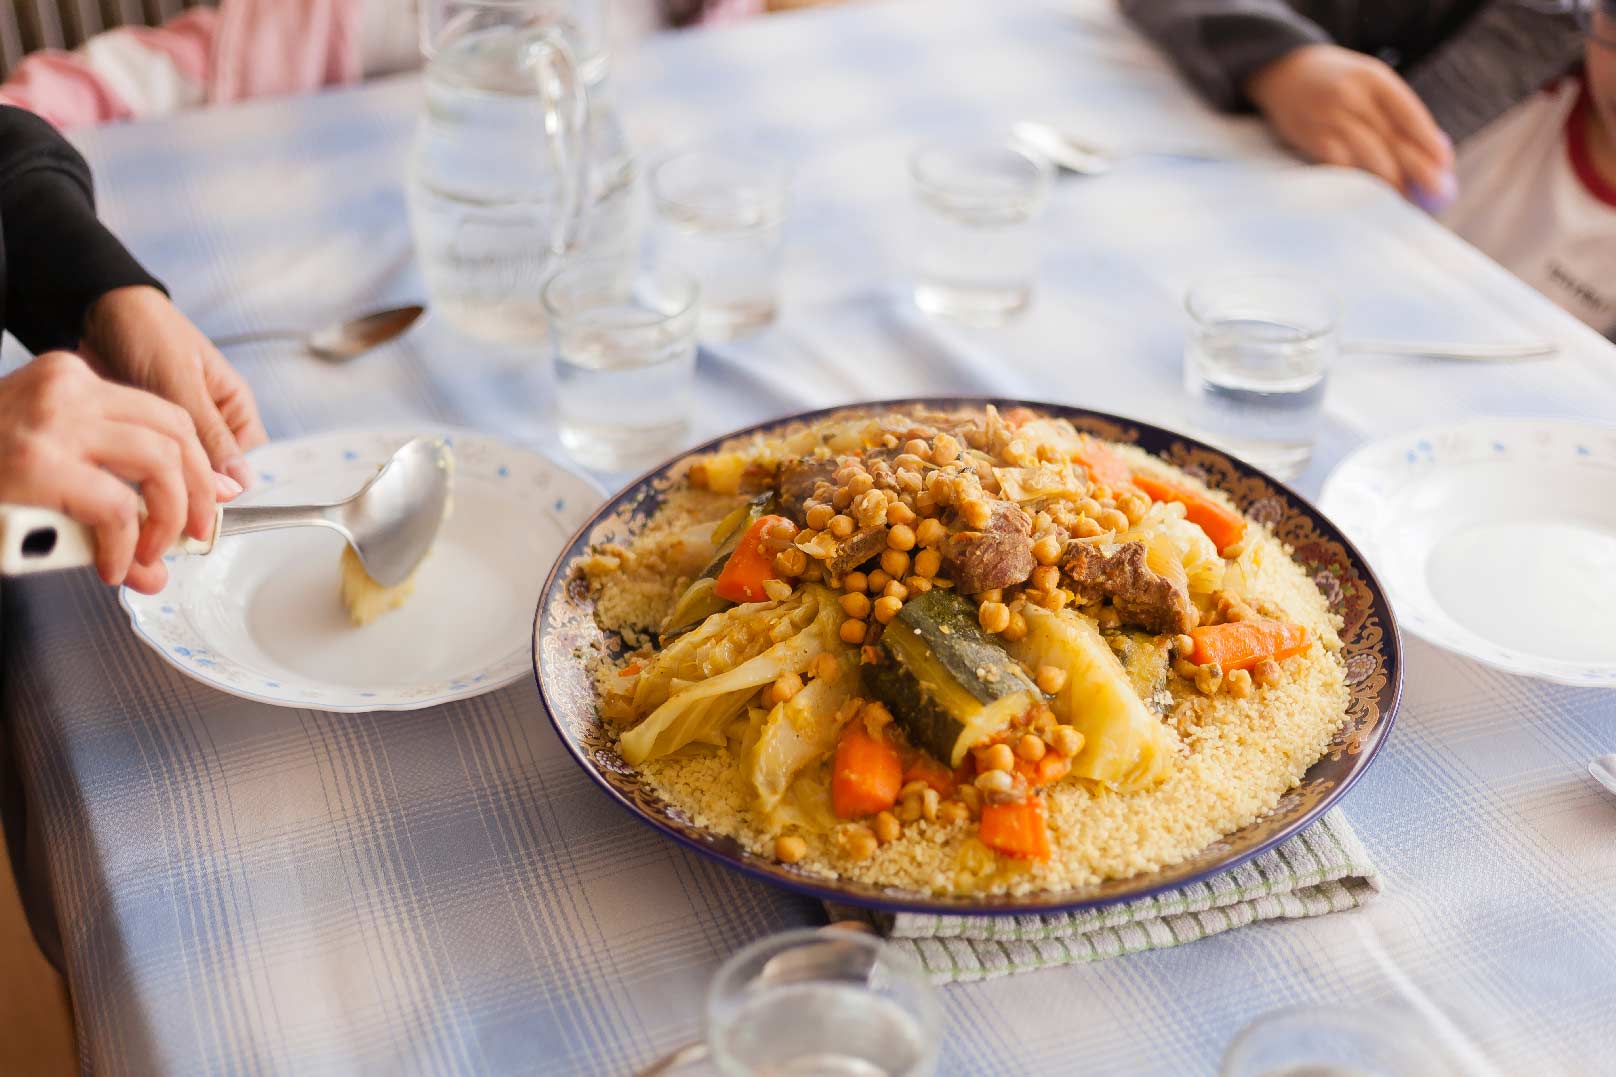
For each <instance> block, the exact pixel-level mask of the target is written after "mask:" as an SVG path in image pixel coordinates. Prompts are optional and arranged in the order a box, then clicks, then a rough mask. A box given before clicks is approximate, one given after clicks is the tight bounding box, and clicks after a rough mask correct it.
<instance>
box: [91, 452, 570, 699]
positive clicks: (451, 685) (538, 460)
mask: <svg viewBox="0 0 1616 1077" xmlns="http://www.w3.org/2000/svg"><path fill="white" fill-rule="evenodd" d="M418 433H421V431H419V430H411V431H372V432H365V433H346V434H323V435H319V436H316V437H309V438H301V439H299V440H296V441H283V442H275V443H272V444H269V445H266V446H264V447H263V448H261V449H258V450H257V451H255V452H254V453H253V454H252V455H251V457H250V458H249V463H250V464H251V465H252V467H253V470H254V471H255V473H256V478H257V484H256V485H255V486H254V487H253V489H252V490H250V491H249V492H248V493H247V494H245V495H243V497H242V499H241V503H242V504H265V505H273V504H280V505H295V504H308V503H313V502H321V501H333V500H338V499H341V498H343V497H346V496H348V495H349V494H352V493H353V492H354V491H355V490H357V489H359V487H360V486H362V485H363V484H364V483H365V481H366V480H367V479H369V478H370V477H371V476H372V475H373V474H375V472H376V469H377V468H378V467H380V466H381V464H382V463H383V462H384V461H385V460H386V459H387V458H388V457H389V456H390V455H392V453H393V451H394V450H395V449H397V448H398V446H400V445H402V444H403V443H404V442H405V441H407V440H409V439H410V438H411V437H413V436H414V435H416V434H418ZM444 436H445V437H446V438H447V439H448V440H449V441H450V442H451V444H452V445H453V446H454V454H455V476H454V479H455V482H454V509H453V512H452V513H451V514H450V516H449V519H448V521H447V522H446V523H445V524H444V529H443V533H442V534H441V535H440V536H439V537H438V541H437V544H436V545H435V546H434V548H433V550H432V553H431V554H430V555H428V557H427V559H426V561H425V563H423V564H422V566H421V571H420V575H419V576H418V577H417V578H416V581H415V593H414V594H413V595H411V596H410V598H409V600H408V601H407V602H406V603H405V604H404V606H403V608H402V609H399V610H395V611H393V612H390V613H387V614H384V615H383V616H381V617H380V618H378V619H377V620H375V621H373V622H371V623H370V624H368V625H366V626H364V627H363V628H356V627H354V626H353V625H352V624H351V623H350V622H349V621H348V617H347V613H346V611H345V610H344V609H343V605H342V599H341V597H340V590H339V584H338V578H339V577H338V570H337V565H338V559H339V557H340V556H341V554H342V547H343V541H342V537H341V536H340V535H337V534H336V533H334V532H331V531H327V530H325V529H323V528H295V529H288V530H284V531H268V532H263V533H260V534H255V535H239V536H235V537H233V538H227V539H224V540H222V541H221V542H220V543H219V547H218V549H216V550H215V551H214V552H213V553H211V554H209V555H208V556H206V557H180V558H173V559H171V560H170V564H169V583H168V586H167V587H166V588H164V589H163V592H162V593H161V594H159V595H152V596H148V595H141V594H137V593H135V592H134V591H131V590H129V589H128V588H125V589H124V590H123V595H122V598H123V605H124V608H125V609H126V610H128V611H129V617H130V620H131V622H132V623H133V624H134V628H135V632H136V633H137V634H138V635H139V636H140V637H141V638H142V639H144V640H145V641H146V642H147V643H149V644H150V645H151V646H152V647H153V648H154V649H155V650H156V651H157V653H158V654H160V655H162V656H163V657H164V658H165V659H167V660H168V661H169V662H170V663H171V664H172V665H174V666H175V667H177V668H178V669H179V670H181V671H182V672H184V673H186V674H188V675H189V676H192V677H195V678H196V679H197V680H199V681H202V682H203V683H205V684H209V685H212V686H213V687H215V688H218V689H219V690H220V691H223V692H229V693H231V694H232V695H237V696H241V697H242V698H244V699H253V700H257V701H259V702H262V703H273V704H276V705H278V706H283V707H303V708H308V709H311V710H326V711H373V710H414V709H416V708H419V707H430V706H433V705H434V704H438V703H447V702H449V701H450V700H455V699H465V698H466V697H468V696H474V695H478V694H480V693H482V692H487V691H491V690H493V689H495V688H498V687H501V686H502V685H506V684H510V683H511V682H512V681H515V680H517V679H518V678H520V677H524V676H527V675H528V674H529V673H530V672H531V670H532V668H533V655H532V647H531V636H532V632H533V608H534V604H535V603H536V602H537V600H538V594H539V591H540V589H541V588H542V587H543V586H544V579H545V576H546V574H547V573H548V572H549V570H550V565H551V563H552V562H553V561H554V560H555V557H556V555H557V554H558V553H559V552H560V551H561V549H562V548H563V547H564V546H565V545H566V542H567V539H568V538H570V537H571V535H572V533H573V531H575V530H576V529H577V527H578V525H579V524H581V523H582V522H583V521H584V520H585V519H586V518H587V517H588V516H589V513H590V512H591V511H592V510H593V509H594V508H595V506H596V505H598V504H599V503H600V501H601V498H602V495H601V492H600V491H599V490H598V489H596V488H595V486H594V485H593V484H592V483H590V482H588V481H587V480H585V479H582V478H580V477H578V476H577V475H574V474H573V473H572V472H570V471H567V470H565V469H564V468H562V467H561V466H560V465H559V464H557V463H555V462H554V461H552V460H549V459H547V458H545V457H543V456H539V455H537V454H535V453H533V452H530V451H528V450H526V449H522V448H518V447H516V446H514V445H510V444H508V443H506V442H503V441H498V440H496V439H494V438H490V437H485V436H483V435H480V434H474V433H470V432H466V431H455V432H444Z"/></svg>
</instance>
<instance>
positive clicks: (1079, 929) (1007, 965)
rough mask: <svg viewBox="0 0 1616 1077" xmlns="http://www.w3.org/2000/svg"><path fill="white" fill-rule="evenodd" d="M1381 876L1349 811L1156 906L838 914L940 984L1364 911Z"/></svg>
mask: <svg viewBox="0 0 1616 1077" xmlns="http://www.w3.org/2000/svg"><path fill="white" fill-rule="evenodd" d="M1379 892H1380V874H1379V872H1377V871H1376V870H1375V866H1374V864H1372V863H1371V862H1370V860H1369V854H1368V852H1367V851H1366V850H1365V849H1364V847H1363V843H1362V842H1361V841H1359V840H1358V835H1357V834H1355V833H1353V830H1352V826H1351V824H1349V823H1348V822H1347V820H1346V818H1345V817H1344V816H1343V815H1342V814H1341V812H1340V809H1336V810H1333V811H1330V812H1326V813H1325V815H1324V816H1323V817H1322V818H1321V819H1320V820H1319V821H1318V822H1316V823H1314V824H1313V825H1312V826H1310V827H1308V828H1307V829H1306V830H1304V831H1302V833H1300V834H1298V835H1297V836H1296V837H1294V838H1291V839H1290V840H1289V841H1287V842H1285V843H1283V844H1281V845H1279V846H1277V847H1276V848H1274V849H1270V850H1269V851H1268V852H1266V853H1264V854H1262V855H1261V856H1259V857H1255V858H1253V859H1251V860H1248V861H1247V862H1246V863H1244V864H1242V865H1240V866H1239V867H1237V868H1233V869H1231V870H1229V871H1225V872H1223V873H1221V874H1218V875H1214V876H1213V877H1212V878H1210V879H1208V880H1205V881H1204V882H1199V883H1194V884H1192V885H1189V886H1185V887H1181V888H1179V889H1177V890H1169V891H1167V892H1165V893H1162V894H1158V895H1156V896H1155V897H1149V898H1141V899H1139V900H1138V901H1129V902H1124V903H1121V904H1118V905H1108V906H1106V907H1105V908H1101V909H1093V910H1088V911H1084V912H1075V913H1060V914H1057V915H1054V916H937V915H929V914H920V913H896V914H893V913H877V912H872V911H870V910H868V909H856V908H852V907H850V906H842V905H834V904H832V905H830V906H828V908H829V911H830V916H831V919H832V920H844V919H860V920H864V921H866V922H868V923H870V924H872V925H874V927H875V928H876V930H877V931H879V932H880V933H881V934H883V935H885V936H886V937H887V938H888V939H890V940H892V941H893V942H895V943H897V944H898V945H899V946H901V947H903V948H904V949H906V950H908V951H909V952H910V953H911V954H913V955H914V956H915V957H916V958H917V959H919V961H920V963H921V964H922V965H924V966H925V968H926V971H927V973H929V974H930V976H931V978H932V980H933V981H935V982H937V983H953V982H956V981H964V980H986V979H991V978H993V977H995V976H1008V975H1010V974H1012V973H1017V972H1031V971H1033V970H1035V969H1044V968H1052V967H1054V966H1057V965H1070V964H1075V963H1078V962H1083V961H1098V960H1100V959H1102V958H1107V957H1116V956H1117V955H1119V954H1131V953H1137V952H1139V951H1141V950H1158V949H1164V948H1166V947H1168V946H1180V945H1182V944H1184V943H1186V942H1194V941H1196V940H1197V939H1204V938H1206V937H1207V936H1209V935H1217V934H1219V933H1221V932H1224V931H1228V930H1230V929H1231V928H1237V927H1244V926H1245V925H1247V924H1250V923H1255V922H1256V921H1258V920H1273V919H1280V918H1284V919H1298V918H1301V917H1305V916H1323V915H1324V914H1326V913H1332V912H1341V911H1344V910H1346V909H1355V908H1357V907H1358V906H1360V905H1362V904H1363V903H1364V902H1366V901H1368V900H1369V899H1370V898H1372V897H1373V896H1374V895H1375V894H1377V893H1379Z"/></svg>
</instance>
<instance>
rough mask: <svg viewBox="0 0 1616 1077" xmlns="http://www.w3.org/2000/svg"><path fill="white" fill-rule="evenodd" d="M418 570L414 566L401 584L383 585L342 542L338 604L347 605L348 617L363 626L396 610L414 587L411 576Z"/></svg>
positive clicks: (351, 548) (418, 569)
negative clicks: (340, 596)
mask: <svg viewBox="0 0 1616 1077" xmlns="http://www.w3.org/2000/svg"><path fill="white" fill-rule="evenodd" d="M421 560H422V562H423V563H424V562H425V560H426V558H424V557H423V558H422V559H421ZM420 571H421V569H420V566H416V569H415V572H412V573H410V574H409V576H407V577H405V579H404V582H403V583H400V584H397V585H396V586H393V587H383V586H382V585H381V584H379V583H377V582H376V581H375V580H373V579H371V578H370V573H368V572H366V571H365V566H364V565H363V564H362V563H361V562H360V560H359V555H358V554H357V553H355V552H354V548H353V547H352V546H348V545H344V546H343V547H342V604H343V605H344V606H346V607H347V608H348V619H349V620H350V621H352V622H353V623H354V624H355V625H367V624H369V623H370V622H372V621H374V620H375V619H376V618H378V617H380V616H381V615H382V614H384V613H386V612H387V611H388V610H396V609H398V608H399V607H400V606H402V605H404V600H405V599H407V598H409V597H410V594H411V592H413V591H414V590H415V576H416V573H418V572H420Z"/></svg>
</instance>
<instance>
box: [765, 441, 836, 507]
mask: <svg viewBox="0 0 1616 1077" xmlns="http://www.w3.org/2000/svg"><path fill="white" fill-rule="evenodd" d="M835 474H836V461H835V460H832V459H830V458H829V457H826V458H825V459H820V458H818V457H814V456H803V457H799V458H797V459H795V460H787V461H786V462H785V463H783V464H781V465H780V474H779V477H778V478H777V479H776V480H775V482H776V489H777V491H778V493H779V495H780V499H779V500H780V511H781V512H784V513H785V514H786V515H788V516H790V517H792V518H793V519H796V520H801V519H802V511H803V509H802V506H803V502H805V501H807V500H808V499H809V498H811V497H813V496H814V487H815V486H817V485H819V484H820V483H822V482H831V481H833V479H832V478H831V476H833V475H835Z"/></svg>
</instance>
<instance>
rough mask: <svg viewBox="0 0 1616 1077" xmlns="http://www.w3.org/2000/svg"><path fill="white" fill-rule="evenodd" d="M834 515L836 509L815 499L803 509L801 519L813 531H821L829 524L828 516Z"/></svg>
mask: <svg viewBox="0 0 1616 1077" xmlns="http://www.w3.org/2000/svg"><path fill="white" fill-rule="evenodd" d="M835 515H836V510H835V509H834V508H832V507H831V506H830V505H827V504H826V503H825V502H823V501H815V502H813V503H812V504H810V505H809V506H808V507H807V508H806V509H804V510H803V514H802V516H803V519H804V520H806V521H807V522H808V526H809V527H811V528H813V529H814V530H815V531H823V530H825V528H827V527H829V526H830V518H831V517H832V516H835Z"/></svg>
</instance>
